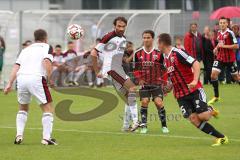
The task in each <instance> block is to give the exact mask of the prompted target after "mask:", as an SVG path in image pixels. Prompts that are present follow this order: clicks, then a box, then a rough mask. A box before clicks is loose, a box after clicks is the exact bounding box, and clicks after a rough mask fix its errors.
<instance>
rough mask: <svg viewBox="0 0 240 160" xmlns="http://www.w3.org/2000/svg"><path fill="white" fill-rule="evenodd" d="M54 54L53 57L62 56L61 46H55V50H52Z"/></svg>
mask: <svg viewBox="0 0 240 160" xmlns="http://www.w3.org/2000/svg"><path fill="white" fill-rule="evenodd" d="M54 53H55V55H58V56H59V55H61V54H62V46H61V45H59V44H58V45H56V46H55V49H54Z"/></svg>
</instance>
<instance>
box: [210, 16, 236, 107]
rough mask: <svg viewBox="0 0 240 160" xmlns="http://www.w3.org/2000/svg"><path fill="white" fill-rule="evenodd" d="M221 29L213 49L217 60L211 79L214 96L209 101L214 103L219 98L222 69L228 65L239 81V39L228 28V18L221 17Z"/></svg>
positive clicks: (233, 75) (234, 77)
mask: <svg viewBox="0 0 240 160" xmlns="http://www.w3.org/2000/svg"><path fill="white" fill-rule="evenodd" d="M219 27H220V30H219V31H218V34H217V41H218V45H217V46H216V48H215V49H214V50H213V52H214V53H215V54H216V55H217V58H216V60H215V61H214V63H213V67H212V74H211V80H212V85H213V88H214V97H213V98H212V99H211V100H210V101H209V102H208V104H213V103H215V102H217V101H218V100H219V89H218V75H219V74H220V72H221V70H222V69H224V68H225V67H227V69H229V70H230V72H231V75H232V77H233V79H234V80H235V81H239V80H240V77H239V75H238V70H237V63H236V55H235V49H238V48H239V45H238V43H237V39H236V37H235V35H234V33H233V32H232V31H231V30H230V29H229V28H228V22H227V18H225V17H221V18H220V19H219Z"/></svg>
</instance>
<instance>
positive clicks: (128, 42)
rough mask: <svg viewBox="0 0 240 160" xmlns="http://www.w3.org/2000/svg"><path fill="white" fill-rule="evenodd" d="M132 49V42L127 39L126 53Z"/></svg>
mask: <svg viewBox="0 0 240 160" xmlns="http://www.w3.org/2000/svg"><path fill="white" fill-rule="evenodd" d="M133 50H134V48H133V43H132V42H131V41H127V45H126V51H127V52H128V53H132V52H133Z"/></svg>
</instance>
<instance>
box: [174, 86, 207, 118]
mask: <svg viewBox="0 0 240 160" xmlns="http://www.w3.org/2000/svg"><path fill="white" fill-rule="evenodd" d="M177 101H178V105H179V107H180V109H181V111H182V114H183V117H184V118H188V117H189V116H190V115H191V114H192V113H197V114H200V113H203V112H206V111H208V105H207V102H206V94H205V92H204V90H203V88H199V89H198V90H196V91H195V92H193V93H191V94H189V95H187V96H184V97H181V98H179V99H177Z"/></svg>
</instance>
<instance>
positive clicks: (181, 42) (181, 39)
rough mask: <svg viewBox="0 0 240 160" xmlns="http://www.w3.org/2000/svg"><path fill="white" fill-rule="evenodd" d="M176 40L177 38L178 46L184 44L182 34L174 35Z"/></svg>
mask: <svg viewBox="0 0 240 160" xmlns="http://www.w3.org/2000/svg"><path fill="white" fill-rule="evenodd" d="M174 40H175V44H176V45H177V46H178V45H182V44H183V37H182V36H179V35H176V36H174Z"/></svg>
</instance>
